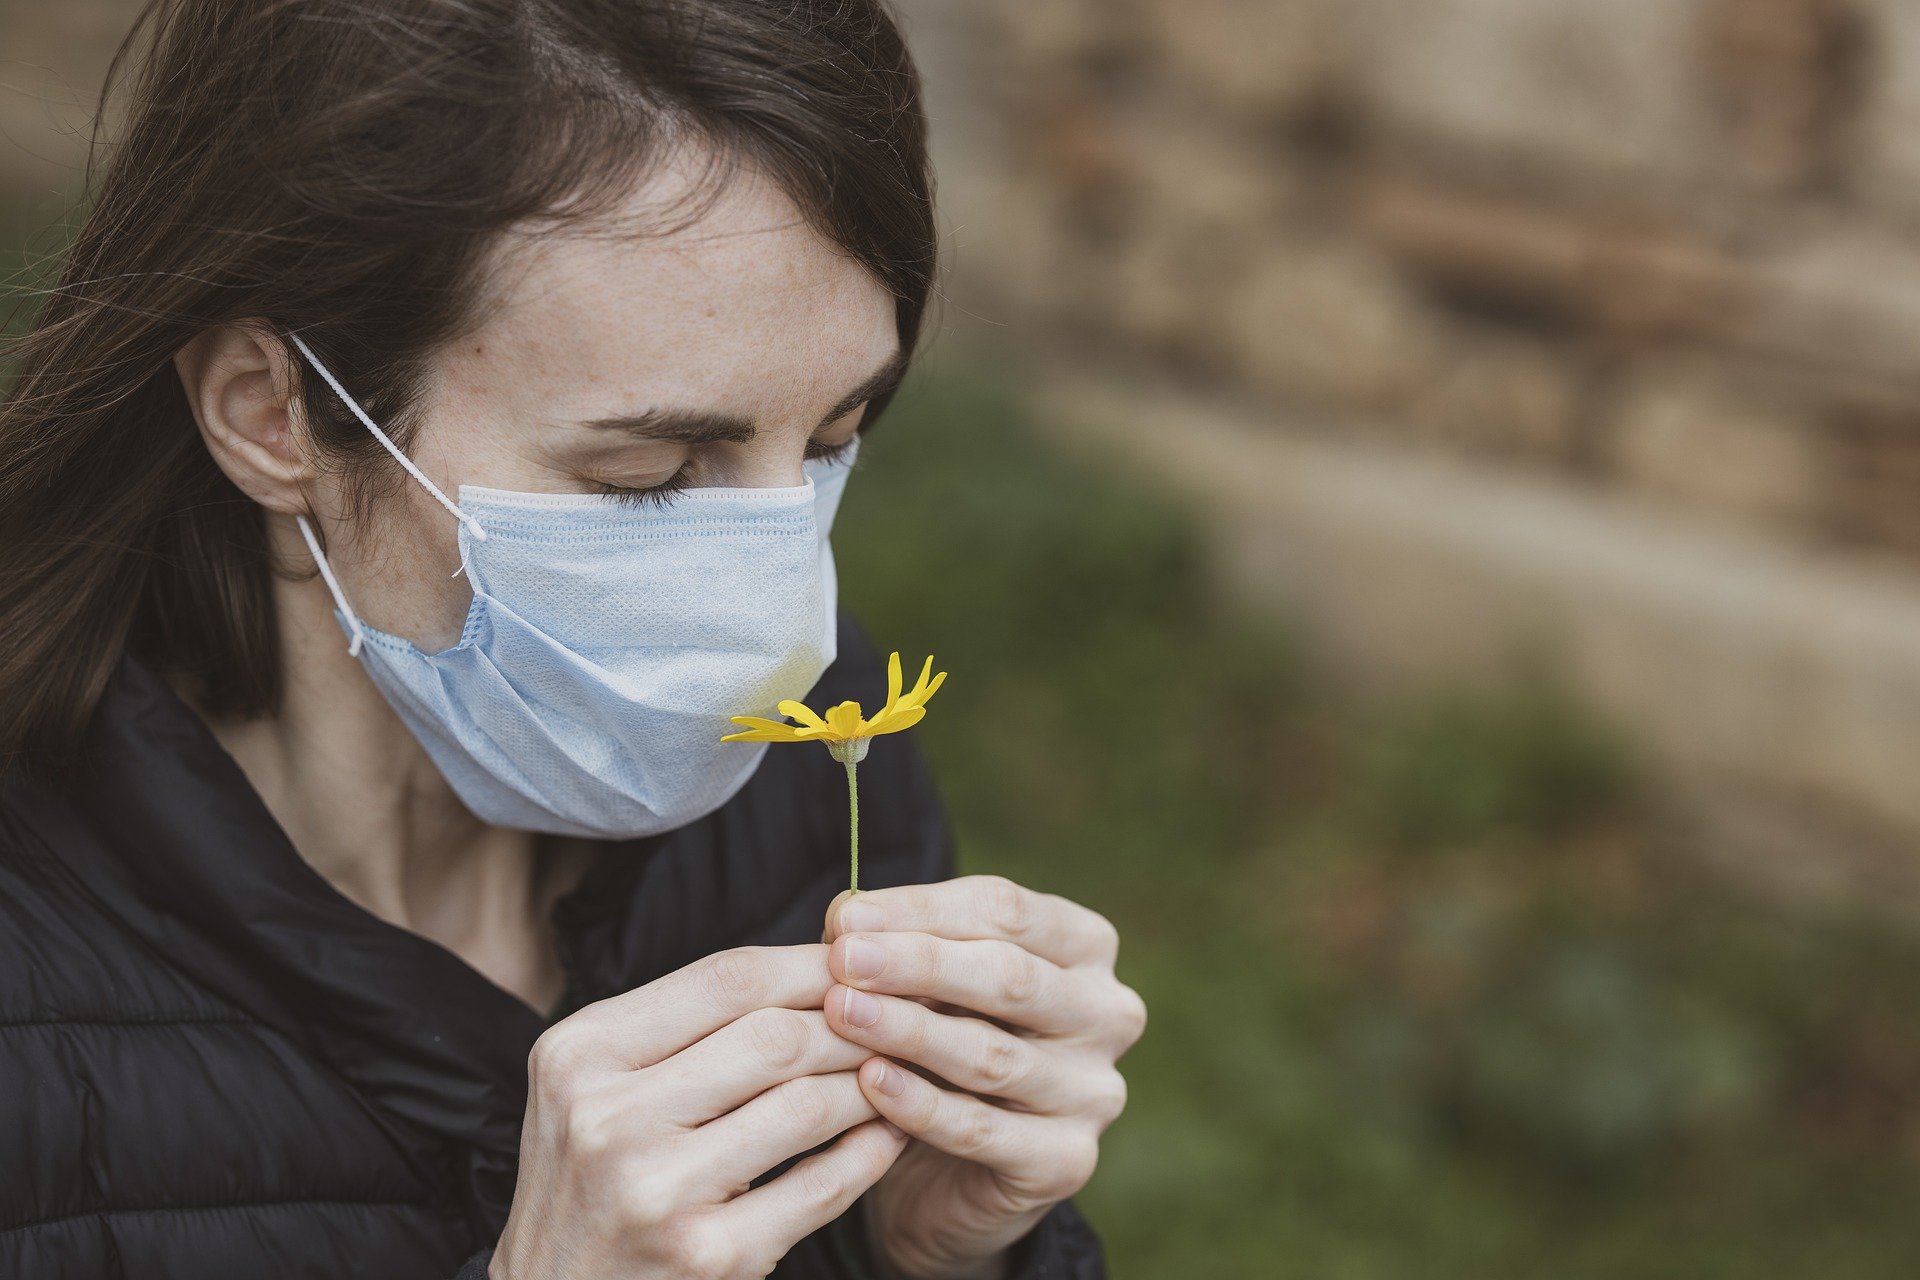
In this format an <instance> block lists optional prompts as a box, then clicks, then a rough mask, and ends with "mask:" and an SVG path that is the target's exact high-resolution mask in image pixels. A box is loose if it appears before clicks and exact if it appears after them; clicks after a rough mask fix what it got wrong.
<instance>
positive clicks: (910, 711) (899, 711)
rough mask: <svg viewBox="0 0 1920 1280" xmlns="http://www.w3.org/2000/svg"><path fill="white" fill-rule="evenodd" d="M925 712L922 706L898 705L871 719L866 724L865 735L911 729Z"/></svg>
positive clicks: (872, 735)
mask: <svg viewBox="0 0 1920 1280" xmlns="http://www.w3.org/2000/svg"><path fill="white" fill-rule="evenodd" d="M926 714H927V712H926V709H925V708H924V707H898V708H896V709H894V710H893V711H890V712H888V713H887V714H885V715H883V716H878V717H876V718H875V719H874V720H873V721H871V722H870V723H869V724H868V725H867V736H868V737H874V736H876V735H878V734H882V733H898V732H900V731H901V730H902V729H911V728H913V726H915V725H917V724H919V723H920V719H921V717H922V716H924V715H926Z"/></svg>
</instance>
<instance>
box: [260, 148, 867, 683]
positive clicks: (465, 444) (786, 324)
mask: <svg viewBox="0 0 1920 1280" xmlns="http://www.w3.org/2000/svg"><path fill="white" fill-rule="evenodd" d="M695 172H696V170H695V169H694V168H691V167H689V166H687V165H685V164H680V165H676V166H674V167H672V168H670V169H669V170H668V171H666V172H665V173H664V174H662V175H659V176H656V178H655V179H654V180H653V181H651V182H650V183H649V184H648V185H647V187H646V188H645V190H643V191H642V192H640V193H638V195H637V196H636V198H635V202H634V204H633V205H632V206H631V207H630V209H629V210H628V211H629V212H639V211H641V210H644V209H647V208H653V207H657V206H656V202H658V201H661V200H671V199H672V198H674V197H676V196H678V195H680V194H682V193H683V192H684V191H685V190H686V189H687V187H686V184H688V183H689V182H690V181H691V180H692V176H693V174H694V173H695ZM492 265H493V267H494V268H495V270H494V272H493V273H492V274H491V279H492V284H491V286H490V293H489V295H488V296H489V301H488V303H487V305H486V308H485V310H484V312H483V317H484V318H483V321H482V324H481V325H480V327H479V328H478V329H477V331H475V332H474V333H472V334H471V335H469V336H468V337H467V338H466V339H465V340H463V341H461V342H459V343H458V344H456V345H453V346H452V347H450V348H448V349H446V350H443V351H442V352H440V353H439V355H438V357H437V359H436V363H435V367H434V368H433V371H432V373H431V376H430V379H429V383H428V386H427V388H426V393H425V396H424V403H423V415H422V417H421V419H420V426H419V429H418V430H417V431H416V432H415V434H414V436H413V439H412V441H411V443H410V446H409V450H408V451H409V453H410V455H411V456H412V458H413V460H414V462H415V463H416V464H417V465H418V466H419V467H420V468H421V469H422V470H423V471H424V472H425V473H426V474H427V476H428V477H430V478H431V479H432V480H433V482H434V483H435V484H436V485H438V486H440V488H441V489H442V490H443V491H444V492H445V493H446V494H447V495H448V496H450V497H454V498H455V499H456V500H457V496H458V495H457V489H458V486H460V485H463V484H466V485H478V486H484V487H489V488H496V489H512V490H521V491H530V492H541V493H594V492H624V491H630V490H647V489H655V488H660V487H662V486H666V488H664V489H662V490H661V492H660V493H659V494H656V495H655V496H656V497H661V496H666V494H667V493H668V492H670V489H671V488H673V487H678V486H682V485H685V486H694V487H698V486H711V485H729V486H746V487H766V486H786V485H798V484H801V483H803V480H804V477H803V474H802V471H801V464H802V462H803V461H804V460H805V459H806V458H808V457H809V456H819V455H821V454H823V453H830V452H831V451H832V450H833V449H834V448H835V447H836V446H842V445H845V444H846V443H847V442H848V441H850V440H851V439H852V438H853V436H854V434H855V428H856V427H857V426H858V425H859V422H860V419H861V416H862V414H863V412H864V408H865V405H866V402H867V401H868V400H869V399H871V398H873V397H874V396H875V395H877V394H880V393H881V392H882V391H883V390H884V389H885V387H886V386H888V385H890V384H891V382H892V381H893V380H896V379H897V377H898V373H899V368H900V351H899V340H898V334H897V330H896V327H895V318H894V302H893V298H892V296H891V295H890V294H889V293H888V292H887V290H886V288H885V287H884V286H883V285H881V284H880V282H879V281H877V280H876V279H875V278H874V277H873V276H872V275H871V274H870V273H869V272H868V271H867V269H866V268H865V267H863V266H862V265H861V264H860V263H858V262H857V261H855V260H854V259H852V258H851V257H849V256H848V255H847V254H846V253H845V252H844V251H842V250H840V249H839V248H838V247H837V246H835V245H834V244H832V243H831V242H830V241H828V240H826V239H824V238H823V237H821V236H820V235H818V234H817V233H816V232H814V231H813V230H812V229H811V228H810V227H809V226H808V225H807V223H806V221H805V220H804V219H803V218H802V217H801V215H800V212H799V210H798V209H797V208H796V207H795V206H794V205H793V204H792V202H791V201H789V200H788V199H787V197H786V196H785V195H784V194H782V193H781V192H780V191H779V190H778V189H777V188H776V187H775V186H774V185H773V184H772V183H771V182H770V181H768V180H766V179H765V178H764V177H763V176H761V175H760V174H759V172H758V171H757V170H755V169H753V168H752V167H743V168H742V169H741V170H740V171H739V172H738V173H737V174H736V176H735V177H734V178H733V180H732V181H731V182H729V183H728V184H727V187H726V189H725V190H724V192H723V193H722V194H721V195H720V197H719V198H718V199H717V200H715V201H714V203H713V205H712V207H711V209H710V210H709V211H708V212H707V213H706V214H704V215H703V216H702V217H701V219H700V220H699V221H697V222H694V223H693V224H691V225H689V226H687V227H685V228H683V229H681V230H678V231H675V232H673V233H671V234H668V235H664V236H661V235H646V236H632V235H628V236H619V235H607V234H601V235H593V234H587V233H582V232H579V231H576V230H572V229H569V230H567V231H563V232H561V233H559V234H557V235H550V236H547V237H545V238H543V239H539V240H536V239H533V238H530V237H524V236H517V235H515V236H509V237H507V238H506V239H504V240H503V241H502V242H501V243H500V244H499V245H498V246H496V248H495V251H494V256H493V259H492ZM347 390H348V391H349V392H355V391H356V388H354V387H352V386H348V387H347ZM303 487H304V489H305V493H306V498H307V500H308V501H309V502H311V504H312V506H313V509H314V511H315V513H316V514H317V515H318V516H319V517H320V519H321V522H322V524H323V525H324V527H325V530H326V535H327V538H328V547H329V557H330V559H331V560H332V561H333V566H334V569H335V572H336V573H337V575H338V576H339V578H340V581H341V585H342V587H343V588H344V589H345V591H346V594H347V598H348V599H349V600H350V601H351V602H352V603H353V605H354V607H355V609H356V610H358V611H359V612H360V614H361V615H362V616H363V617H364V618H365V619H366V621H367V622H369V623H370V624H372V625H373V626H375V627H378V628H380V629H381V630H383V631H388V632H391V633H393V634H395V635H400V636H404V637H406V638H408V639H410V640H412V641H414V643H416V644H417V645H419V646H420V647H421V648H422V649H423V650H425V651H427V652H428V653H434V652H438V651H439V650H441V649H445V648H447V647H449V646H451V645H453V644H454V643H456V642H457V641H458V639H459V636H460V629H461V625H462V622H463V620H464V618H465V615H466V612H467V609H468V606H469V604H470V602H471V595H470V592H469V590H468V587H467V584H466V578H465V576H464V575H462V576H459V577H455V576H453V574H454V571H455V570H456V569H457V568H458V567H459V554H458V551H457V544H456V541H455V534H456V523H455V521H454V519H453V518H452V517H451V516H450V515H449V514H448V513H447V512H446V511H445V510H444V509H443V508H441V507H440V506H439V505H438V504H437V503H436V502H434V500H433V499H432V497H431V495H429V494H428V493H426V491H425V490H424V489H422V488H421V487H420V486H419V485H418V484H415V483H413V482H412V481H406V482H405V483H404V484H396V485H395V486H393V487H392V488H390V489H382V490H380V492H381V493H382V495H383V496H382V497H381V498H380V499H378V500H377V501H375V502H373V503H371V504H370V505H369V506H368V508H367V509H365V510H363V511H361V512H359V513H358V520H357V523H354V524H351V525H350V524H348V523H346V522H345V521H344V519H343V517H344V515H345V513H346V512H347V511H348V510H349V507H348V504H347V502H346V491H347V486H346V483H345V481H344V479H343V478H341V477H330V476H328V475H326V474H325V473H324V472H323V471H315V472H313V473H311V478H310V480H309V482H308V484H306V485H305V486H303ZM633 500H635V501H646V500H649V499H647V498H643V497H641V496H640V495H638V494H635V495H633ZM299 545H300V544H299V542H298V539H297V536H296V537H295V538H294V539H293V541H292V546H293V547H298V546H299ZM316 585H317V584H316Z"/></svg>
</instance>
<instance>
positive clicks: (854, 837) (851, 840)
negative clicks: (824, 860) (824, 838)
mask: <svg viewBox="0 0 1920 1280" xmlns="http://www.w3.org/2000/svg"><path fill="white" fill-rule="evenodd" d="M847 825H848V832H847V838H848V845H849V847H850V848H851V849H852V850H853V892H854V893H859V892H860V766H859V765H858V764H857V763H855V761H854V759H853V757H851V756H849V757H847Z"/></svg>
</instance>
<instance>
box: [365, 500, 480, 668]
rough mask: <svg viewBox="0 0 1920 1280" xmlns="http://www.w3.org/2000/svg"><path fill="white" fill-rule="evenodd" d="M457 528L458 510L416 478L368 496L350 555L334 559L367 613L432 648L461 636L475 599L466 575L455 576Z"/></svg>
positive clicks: (374, 621)
mask: <svg viewBox="0 0 1920 1280" xmlns="http://www.w3.org/2000/svg"><path fill="white" fill-rule="evenodd" d="M435 482H436V483H438V480H437V479H436V481H435ZM457 533H458V526H457V525H456V524H455V522H454V519H453V517H452V516H450V515H448V514H447V513H446V511H445V510H444V509H443V508H442V507H441V506H440V505H439V504H438V503H437V502H435V501H434V500H433V499H432V497H431V496H429V495H428V494H427V493H426V492H425V491H423V490H422V489H420V487H419V486H418V485H416V484H414V483H412V482H411V481H408V482H406V483H405V485H404V487H399V486H396V487H395V488H394V489H393V491H392V492H391V493H385V494H383V496H382V497H380V498H378V499H376V500H375V501H374V502H372V503H371V504H369V505H368V507H367V508H366V509H365V511H364V512H363V513H362V517H361V522H360V527H359V530H358V533H357V536H356V537H355V538H354V544H353V546H352V548H351V555H350V556H345V557H339V558H336V561H335V572H337V573H338V574H339V575H340V580H341V584H342V585H343V586H344V587H345V588H346V591H347V598H348V599H349V600H350V601H352V603H353V607H354V608H355V609H356V610H357V611H358V612H359V613H360V616H361V617H362V619H363V620H364V621H366V622H367V623H368V625H370V626H373V627H377V628H378V629H380V630H381V631H385V632H387V633H388V634H390V635H396V636H400V637H403V638H405V639H407V640H411V641H413V642H414V643H415V644H416V645H418V646H420V648H421V650H422V651H424V652H426V653H438V652H439V651H440V650H442V649H447V648H450V647H452V646H453V645H454V644H455V643H457V642H458V641H459V639H460V629H461V627H462V625H463V624H464V623H465V621H466V616H467V609H468V607H469V606H470V605H471V604H472V602H473V592H472V590H471V588H469V587H468V585H467V577H466V575H465V574H460V575H459V576H458V577H455V576H454V572H455V570H457V569H459V567H460V548H459V543H458V540H457V537H456V535H457ZM343 550H345V549H343Z"/></svg>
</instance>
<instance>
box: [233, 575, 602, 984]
mask: <svg viewBox="0 0 1920 1280" xmlns="http://www.w3.org/2000/svg"><path fill="white" fill-rule="evenodd" d="M275 597H276V598H275V605H276V611H277V614H278V618H279V630H280V652H281V704H280V710H279V711H278V712H277V713H276V714H275V715H272V716H268V717H262V718H260V719H256V720H249V721H226V722H220V721H210V723H211V726H212V729H213V732H214V734H215V736H216V737H217V738H218V739H219V741H220V743H221V745H222V746H223V747H225V748H226V750H227V752H228V753H229V754H230V755H232V756H233V758H234V759H235V760H236V761H237V762H238V763H239V765H240V768H241V770H242V771H243V772H244V773H245V774H246V775H247V778H248V780H249V781H250V782H251V783H252V784H253V786H254V789H255V790H256V791H258V792H259V793H260V796H261V798H262V799H263V800H264V801H265V802H266V806H267V809H268V810H269V811H270V812H271V813H272V814H273V816H274V818H275V819H276V820H278V821H279V823H280V826H281V827H282V829H284V830H285V831H286V833H287V836H288V837H289V839H291V840H292V842H293V846H294V848H295V849H296V850H298V851H299V853H300V856H301V857H302V858H304V859H305V860H306V861H307V862H308V864H310V865H311V866H312V867H313V868H314V870H316V871H318V872H319V873H320V874H321V875H322V876H323V877H325V878H326V879H327V880H328V881H329V882H330V883H332V884H333V886H334V887H335V888H337V889H338V890H339V891H340V892H341V893H342V894H344V895H345V896H346V897H348V898H350V899H352V900H353V901H354V902H356V903H358V904H359V905H360V906H362V907H364V908H365V909H366V910H367V911H369V912H371V913H372V914H374V915H376V916H379V917H380V918H381V919H383V920H386V921H388V922H389V923H392V924H395V925H398V926H400V927H402V928H405V929H409V930H412V931H413V932H415V933H419V934H422V935H424V936H426V937H428V938H431V939H433V940H434V941H436V942H438V943H440V944H441V945H443V946H445V947H447V948H448V949H449V950H451V951H453V952H455V953H456V954H458V955H459V956H461V957H462V958H463V959H465V960H466V961H467V962H468V963H469V964H471V965H473V967H474V968H476V969H478V970H480V972H482V973H483V974H485V975H486V976H487V977H488V978H490V979H492V980H493V981H494V982H495V983H497V984H499V985H500V986H502V987H505V988H506V989H507V990H509V991H512V992H513V993H514V994H515V995H518V996H519V997H520V998H521V999H523V1000H525V1001H526V1002H527V1003H528V1004H530V1005H532V1006H533V1007H534V1008H536V1009H540V1010H542V1011H544V1010H546V1009H548V1008H550V1007H551V1006H552V1004H553V1002H554V1001H555V1000H556V999H557V998H558V997H559V994H560V987H561V984H562V977H561V974H560V971H559V965H558V960H557V958H556V956H555V954H554V947H553V939H552V936H551V926H550V923H549V921H550V913H551V907H552V904H553V902H554V900H555V899H556V898H557V897H558V896H559V895H560V894H561V893H564V892H565V891H566V889H567V888H570V887H571V886H572V885H573V884H574V883H577V881H578V877H579V875H580V874H582V873H583V872H584V870H585V867H586V864H587V862H588V860H590V858H591V850H590V848H589V847H587V846H585V845H584V844H583V843H580V842H574V843H571V844H563V843H560V842H554V848H553V849H550V850H547V851H545V852H547V853H551V854H552V855H553V856H543V850H542V847H541V844H540V842H539V839H538V838H537V837H536V836H534V835H532V834H531V833H528V832H524V831H511V830H507V829H504V828H500V827H493V826H489V825H487V824H486V823H484V822H481V821H480V820H479V819H478V818H476V817H474V816H473V814H472V813H470V812H469V811H468V810H467V808H466V806H465V805H463V804H462V803H461V802H460V799H459V797H458V796H456V795H455V794H454V792H453V789H452V788H451V787H449V786H448V785H447V782H446V779H445V778H443V777H442V776H441V774H440V771H439V770H438V769H437V768H436V767H435V766H434V764H433V761H432V760H431V759H430V758H429V757H428V756H427V754H426V752H425V751H424V750H423V749H422V748H421V746H420V744H419V742H418V741H417V740H416V739H415V738H414V736H413V734H412V733H410V732H409V731H408V730H407V728H406V726H405V725H404V724H403V723H402V722H401V721H400V719H399V717H398V716H397V715H395V714H394V711H393V709H392V707H390V706H389V705H388V704H387V701H386V699H385V698H384V697H383V696H382V695H381V693H380V691H379V689H378V688H376V687H375V686H374V684H373V681H372V680H370V679H369V678H368V677H367V674H366V672H365V671H364V670H363V669H361V667H360V664H359V661H358V660H357V659H355V658H353V657H350V656H349V655H348V654H347V644H346V640H345V638H344V636H343V635H342V633H341V631H340V627H339V625H338V624H337V623H336V622H335V621H334V617H333V611H332V602H331V600H330V599H329V598H328V596H327V594H326V592H325V590H324V588H323V587H321V584H320V583H319V582H318V581H317V580H315V581H307V582H288V581H284V580H276V582H275Z"/></svg>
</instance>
